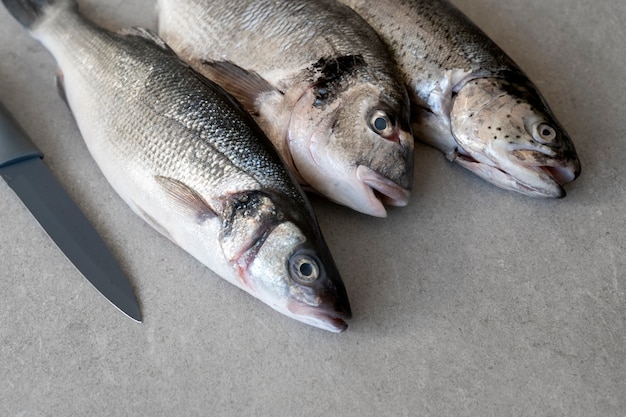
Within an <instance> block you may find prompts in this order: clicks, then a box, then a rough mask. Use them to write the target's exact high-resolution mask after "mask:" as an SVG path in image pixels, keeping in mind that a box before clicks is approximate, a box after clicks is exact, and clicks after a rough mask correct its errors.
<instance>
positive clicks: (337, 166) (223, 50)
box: [158, 0, 414, 217]
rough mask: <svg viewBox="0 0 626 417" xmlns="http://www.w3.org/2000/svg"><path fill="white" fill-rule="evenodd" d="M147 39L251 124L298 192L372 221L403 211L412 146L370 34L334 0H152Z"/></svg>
mask: <svg viewBox="0 0 626 417" xmlns="http://www.w3.org/2000/svg"><path fill="white" fill-rule="evenodd" d="M158 22H159V25H158V26H159V35H160V36H161V37H163V38H164V39H165V41H166V42H167V43H168V44H169V45H170V46H171V47H172V48H173V49H174V50H175V51H176V52H177V53H178V54H179V56H181V57H182V58H183V59H185V60H186V61H188V62H189V63H190V64H191V65H192V66H193V67H194V68H196V69H197V70H198V71H199V72H201V73H202V74H204V75H206V76H207V77H208V78H211V79H213V80H214V81H216V82H217V83H218V84H220V85H221V86H223V87H224V88H225V89H226V90H227V91H229V92H230V93H232V94H233V95H234V96H235V97H236V98H237V99H238V100H239V101H240V102H241V103H242V104H243V106H244V107H245V108H246V109H247V110H248V111H249V112H250V113H251V114H253V115H254V117H255V120H256V121H257V122H258V123H259V125H260V126H261V128H262V129H263V130H264V131H265V132H266V133H267V135H268V137H269V138H270V140H271V141H272V142H273V143H274V145H275V146H276V147H277V149H278V150H279V153H280V154H281V155H282V156H283V159H284V160H285V161H286V162H287V164H288V165H289V167H290V168H291V170H292V172H293V173H295V175H296V176H297V178H298V180H299V181H300V183H301V184H302V185H304V186H306V187H307V188H310V189H313V190H315V191H317V192H318V193H320V194H322V195H324V196H326V197H328V198H329V199H331V200H333V201H335V202H338V203H340V204H344V205H346V206H348V207H351V208H352V209H354V210H357V211H360V212H363V213H366V214H370V215H373V216H380V217H382V216H385V215H386V210H385V208H384V205H383V203H384V204H387V205H394V206H403V205H406V204H407V202H408V195H409V189H410V188H411V185H412V180H413V159H414V157H413V137H412V135H411V133H410V126H409V125H410V121H409V101H408V96H407V92H406V88H405V86H404V83H403V80H402V77H401V75H400V73H399V71H398V69H397V67H396V66H395V64H394V63H393V62H392V58H391V54H390V52H389V51H388V50H387V47H386V46H385V45H384V44H383V42H382V41H381V40H380V38H379V36H378V35H377V34H376V33H375V32H374V31H373V30H372V28H371V27H370V26H369V25H367V24H366V23H365V22H364V21H363V20H362V19H361V18H360V17H359V16H358V15H357V14H356V13H354V12H353V11H352V10H350V9H349V8H348V7H346V6H343V5H341V4H338V3H337V2H335V1H334V0H319V1H309V0H278V1H276V0H158Z"/></svg>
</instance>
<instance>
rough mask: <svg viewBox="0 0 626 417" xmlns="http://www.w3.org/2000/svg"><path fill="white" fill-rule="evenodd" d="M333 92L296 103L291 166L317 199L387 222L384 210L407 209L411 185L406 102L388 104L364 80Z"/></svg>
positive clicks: (314, 90) (317, 90)
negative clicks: (325, 198)
mask: <svg viewBox="0 0 626 417" xmlns="http://www.w3.org/2000/svg"><path fill="white" fill-rule="evenodd" d="M337 90H339V89H338V88H336V89H335V90H333V89H331V88H329V87H320V86H314V87H311V88H309V89H308V90H307V92H306V93H304V94H303V95H302V96H301V97H300V98H299V100H298V103H297V104H296V106H295V108H294V114H295V115H297V117H293V116H292V119H291V122H290V126H289V133H288V141H289V149H290V154H291V158H292V161H291V162H292V165H293V166H294V167H295V169H296V170H297V172H298V174H299V175H300V177H301V178H303V180H304V181H305V182H306V183H308V185H309V186H310V187H311V188H313V189H314V190H316V191H317V192H319V193H320V194H323V195H324V196H326V197H328V198H329V199H331V200H333V201H335V202H337V203H340V204H343V205H345V206H348V207H350V208H352V209H354V210H356V211H359V212H361V213H365V214H369V215H372V216H377V217H385V216H386V210H385V205H389V206H399V207H401V206H405V205H406V204H407V203H408V198H409V192H410V189H411V186H412V182H413V159H414V156H413V136H412V133H411V128H410V124H409V112H408V98H407V97H402V98H399V99H395V100H392V99H388V96H387V95H386V92H385V91H382V89H381V88H378V87H377V86H375V85H372V83H369V82H363V80H356V81H354V82H351V83H347V84H346V85H342V87H341V91H337ZM404 92H405V93H406V91H404Z"/></svg>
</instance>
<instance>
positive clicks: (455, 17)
mask: <svg viewBox="0 0 626 417" xmlns="http://www.w3.org/2000/svg"><path fill="white" fill-rule="evenodd" d="M340 1H341V2H342V3H344V4H346V5H348V6H349V7H351V8H352V9H354V10H355V11H356V12H358V13H359V14H360V15H361V16H362V17H363V18H364V19H365V20H366V21H367V22H368V23H369V24H370V25H372V27H374V28H375V29H376V30H377V31H378V33H379V34H380V35H381V37H382V38H383V39H384V40H385V42H386V43H387V44H388V45H390V47H391V49H392V51H393V52H394V56H395V59H396V61H397V62H398V64H399V66H400V67H401V69H402V71H403V73H404V77H405V81H406V83H407V85H408V86H409V93H410V94H411V96H412V97H411V101H412V105H413V107H412V121H413V132H414V134H415V136H416V138H417V139H419V140H421V141H424V142H425V143H427V144H430V145H432V146H434V147H436V148H438V149H440V150H441V151H442V152H444V154H445V155H446V156H447V158H448V159H449V160H452V161H455V162H457V163H459V164H460V165H461V166H463V167H465V168H467V169H469V170H470V171H472V172H474V173H475V174H477V175H479V176H480V177H482V178H484V179H485V180H487V181H490V182H492V183H493V184H495V185H497V186H499V187H502V188H505V189H508V190H514V191H517V192H520V193H523V194H527V195H530V196H537V197H557V198H558V197H564V196H565V191H564V189H563V187H562V185H563V184H565V183H568V182H570V181H573V180H574V179H575V178H576V177H577V176H578V175H579V174H580V161H579V159H578V156H577V154H576V151H575V149H574V145H573V143H572V141H571V139H570V137H569V136H568V135H567V133H566V132H565V130H564V129H563V128H562V126H561V125H560V124H559V122H558V121H557V120H556V118H555V117H554V115H553V114H552V112H551V111H550V109H549V108H548V106H547V104H546V102H545V100H544V99H543V98H542V97H541V95H540V93H539V92H538V90H537V88H536V87H535V86H534V85H533V84H532V83H531V81H530V80H529V79H528V78H527V77H526V75H524V73H523V72H522V71H521V70H520V69H519V67H518V66H517V65H516V64H515V63H514V62H513V61H512V60H511V59H510V58H509V57H508V56H507V55H506V54H505V53H504V52H503V51H502V50H501V49H500V48H499V47H498V46H497V45H496V44H495V43H494V42H493V41H491V40H490V39H489V38H488V37H487V36H486V35H485V34H484V33H483V32H482V31H481V30H480V29H478V28H477V27H476V26H475V25H474V24H473V23H472V22H471V21H470V20H469V19H467V18H466V17H465V16H464V15H463V14H462V13H461V12H460V11H459V10H458V9H457V8H455V7H454V6H453V5H451V4H450V3H448V2H447V1H446V0H375V1H374V0H340Z"/></svg>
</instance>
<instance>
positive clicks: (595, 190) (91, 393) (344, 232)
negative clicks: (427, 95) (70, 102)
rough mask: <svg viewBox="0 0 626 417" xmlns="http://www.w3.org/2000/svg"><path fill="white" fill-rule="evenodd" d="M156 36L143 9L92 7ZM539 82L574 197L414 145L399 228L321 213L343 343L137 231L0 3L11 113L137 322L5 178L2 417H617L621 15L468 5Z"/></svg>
mask: <svg viewBox="0 0 626 417" xmlns="http://www.w3.org/2000/svg"><path fill="white" fill-rule="evenodd" d="M80 3H81V5H82V8H83V10H84V12H85V14H87V15H88V16H90V17H91V18H93V19H94V20H96V21H98V22H100V23H102V24H104V25H106V26H109V27H112V28H116V27H117V28H119V27H123V26H129V25H133V26H136V25H143V26H149V27H154V26H155V15H154V12H153V3H152V2H150V1H139V0H133V1H125V2H121V1H116V2H105V1H98V0H90V1H82V2H80ZM455 4H457V5H458V6H459V7H460V8H461V9H462V10H463V11H464V12H466V14H468V15H469V16H470V17H471V18H472V19H474V20H475V22H476V23H478V24H479V26H480V27H481V28H482V29H483V30H485V31H486V32H487V34H489V35H490V36H491V37H492V38H493V39H494V40H495V41H496V42H497V43H498V44H499V45H500V46H502V47H503V49H504V50H505V51H506V52H508V53H509V54H510V55H511V56H512V57H513V58H514V59H515V61H516V62H517V63H518V64H519V65H520V66H521V67H522V68H523V69H524V70H525V71H526V72H527V73H528V75H529V76H530V77H531V78H532V79H533V80H534V81H535V83H536V84H537V85H538V86H539V88H540V89H541V91H542V92H543V94H544V96H545V97H546V99H547V100H548V102H549V103H550V105H551V107H552V108H553V110H554V111H555V113H556V115H557V117H558V118H559V120H560V121H561V123H562V124H563V125H564V126H565V127H566V129H567V130H568V132H569V134H570V135H571V136H572V138H573V140H574V142H575V145H576V147H577V150H578V153H579V155H580V157H581V161H582V166H583V171H582V175H581V177H580V178H579V179H578V180H577V181H576V182H574V183H572V184H570V185H569V186H567V191H568V196H567V197H566V198H565V199H563V200H542V199H531V198H528V197H524V196H522V195H518V194H515V193H511V192H506V191H502V190H500V189H497V188H495V187H493V186H491V185H489V184H487V183H486V182H484V181H482V180H480V179H478V178H477V177H475V176H473V175H472V174H470V173H469V172H466V171H464V170H463V169H461V168H459V167H457V166H455V165H453V164H451V163H449V162H447V161H446V160H445V159H444V157H443V156H442V154H440V153H439V152H438V151H436V150H434V149H431V148H428V147H426V146H423V145H418V146H417V153H416V155H417V160H416V171H415V186H414V192H413V194H412V197H411V201H410V204H409V206H408V207H405V208H401V209H393V210H391V211H390V213H389V216H388V218H386V219H376V218H370V217H367V216H364V215H360V214H357V213H354V212H352V211H350V210H348V209H346V208H342V207H339V206H336V205H334V204H332V203H330V202H327V201H324V200H322V199H320V198H317V197H312V202H313V205H314V208H315V210H316V213H317V215H318V217H319V220H320V223H321V227H322V230H323V232H324V234H325V236H326V238H327V241H328V244H329V246H330V248H331V250H332V252H333V254H334V257H335V259H336V261H337V264H338V267H339V269H340V271H341V272H342V275H343V279H344V281H345V283H346V286H347V289H348V292H349V295H350V300H351V304H352V308H353V313H354V319H353V320H351V321H350V328H349V329H348V330H347V331H346V332H345V333H342V334H338V335H337V334H332V333H328V332H324V331H322V330H318V329H315V328H311V327H308V326H306V325H303V324H301V323H298V322H296V321H294V320H291V319H288V318H286V317H284V316H282V315H280V314H278V313H275V312H274V311H273V310H271V309H269V308H268V307H266V306H265V305H264V304H262V303H260V302H259V301H257V300H255V299H254V298H252V297H250V296H249V295H247V294H245V293H244V292H242V291H240V290H238V289H237V288H235V287H234V286H232V285H230V284H229V283H227V282H226V281H224V280H222V279H221V278H219V277H217V276H216V275H215V274H213V273H212V272H211V271H209V270H208V269H207V268H205V267H204V266H202V265H201V264H200V263H198V262H197V261H196V260H195V259H193V258H192V257H191V256H190V255H188V254H186V253H185V252H184V251H183V250H181V249H179V248H178V247H176V246H174V245H173V244H171V243H170V242H169V241H167V240H166V239H165V238H163V237H162V236H160V235H159V234H158V233H156V232H155V231H154V230H152V229H151V228H150V227H149V226H148V225H147V224H144V223H143V222H142V221H141V220H140V219H139V218H138V217H136V216H135V215H134V214H133V213H132V212H131V211H130V209H129V208H128V207H127V206H126V205H125V204H124V203H123V202H122V200H121V199H120V198H118V197H117V195H116V194H115V193H114V192H113V190H112V189H111V187H110V186H109V185H108V183H107V182H106V180H105V179H104V177H103V176H102V175H101V174H100V171H99V170H98V168H97V167H96V165H95V163H94V162H93V160H92V159H91V157H90V155H89V153H88V152H87V150H86V148H85V146H84V144H83V142H82V139H81V137H80V134H79V132H78V130H77V128H76V126H75V123H74V121H73V119H72V116H71V114H70V112H69V111H68V109H67V107H66V106H65V104H64V102H63V101H62V100H61V99H60V98H59V97H58V95H57V93H56V90H55V87H54V82H53V78H54V75H55V73H56V67H55V63H54V61H53V59H52V57H51V55H50V54H49V53H48V52H47V51H46V50H44V49H43V48H42V47H41V46H40V45H39V44H38V43H37V42H36V41H34V40H32V39H31V38H30V37H29V36H28V35H27V33H26V32H25V31H23V30H22V29H21V27H20V26H19V25H18V24H17V23H16V22H15V21H14V20H13V19H12V18H11V17H10V16H9V15H8V13H7V12H6V10H4V8H2V7H0V40H1V41H0V57H1V59H0V99H1V100H2V101H3V102H4V103H5V104H6V106H7V107H8V108H9V110H10V111H12V112H13V113H14V114H15V116H16V118H17V119H18V120H19V121H20V123H21V124H22V125H23V126H24V128H25V129H26V131H27V132H28V133H29V134H30V136H31V137H32V139H33V140H34V141H35V142H36V143H37V145H38V146H39V147H40V148H41V149H42V150H43V152H44V153H45V155H46V158H45V161H46V163H47V164H48V166H49V167H50V168H51V169H52V170H53V172H54V174H55V175H56V177H57V178H58V179H59V181H60V182H61V183H62V184H63V186H64V187H65V188H66V189H67V191H68V192H69V193H70V194H71V196H72V197H73V198H74V199H75V201H76V202H77V204H78V205H79V206H80V207H81V209H83V210H84V212H85V214H86V215H87V216H88V217H89V218H90V220H91V221H92V222H93V223H94V225H95V227H96V228H97V229H98V231H99V232H100V233H101V235H102V236H103V238H104V239H105V240H106V242H107V244H108V245H109V246H110V248H111V250H112V251H113V252H114V254H115V255H116V257H117V258H118V259H119V260H120V263H121V264H122V267H123V269H124V270H125V271H126V272H127V273H128V275H129V277H130V279H131V280H132V283H133V286H134V287H135V290H136V294H137V297H138V298H139V300H140V303H141V309H142V312H143V316H144V323H143V324H136V323H134V322H132V321H131V320H129V319H128V318H126V317H125V316H123V315H122V314H120V313H119V312H118V311H117V310H116V309H114V308H112V307H111V305H110V304H109V303H108V302H106V300H104V298H102V297H101V296H100V295H99V294H98V293H97V292H96V291H95V290H94V289H93V288H92V287H91V285H90V284H89V283H88V282H87V281H86V280H85V279H84V278H83V277H82V276H81V275H80V274H79V273H78V272H77V271H76V270H75V269H74V267H73V266H72V265H71V264H70V263H69V262H68V261H67V260H66V259H65V258H64V256H63V255H62V253H60V252H59V250H58V249H57V248H56V247H55V246H54V244H53V243H52V242H51V241H50V240H49V239H48V237H47V235H46V234H45V233H44V232H43V230H42V229H41V228H40V227H39V226H38V224H37V223H36V222H35V221H34V220H33V218H32V217H31V215H30V214H29V212H28V211H27V210H26V209H25V208H24V206H23V205H22V203H21V202H20V200H19V199H18V198H17V197H16V196H15V194H13V192H12V191H11V189H10V188H9V187H8V186H7V185H6V184H5V183H4V182H3V181H0V195H2V196H3V197H2V198H0V219H1V226H0V259H1V268H0V320H1V322H0V381H1V383H0V416H11V417H18V416H20V417H31V416H70V415H76V416H96V415H97V416H129V415H136V416H144V415H150V416H173V415H176V416H183V415H184V416H192V415H197V416H228V415H232V416H245V415H259V416H261V415H263V416H287V415H289V416H329V415H337V416H387V415H389V416H391V415H397V416H409V415H411V416H413V415H441V416H444V415H476V416H488V415H540V416H623V415H624V414H626V395H625V393H626V257H625V256H624V255H625V252H626V224H625V223H626V212H625V210H624V207H625V206H626V175H625V174H626V168H624V160H625V159H626V145H625V141H624V137H625V136H626V123H625V122H626V116H625V112H624V109H626V93H625V92H624V91H625V87H626V70H625V68H626V25H625V24H624V22H625V21H626V3H624V2H623V1H618V0H600V1H598V2H589V1H587V2H584V1H580V0H546V1H540V0H499V1H498V0H473V1H470V0H456V1H455Z"/></svg>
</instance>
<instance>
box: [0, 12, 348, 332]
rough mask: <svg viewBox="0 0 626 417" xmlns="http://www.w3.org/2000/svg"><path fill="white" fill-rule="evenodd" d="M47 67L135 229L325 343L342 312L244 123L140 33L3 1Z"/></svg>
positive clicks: (295, 194) (296, 212)
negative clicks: (48, 58) (136, 221)
mask: <svg viewBox="0 0 626 417" xmlns="http://www.w3.org/2000/svg"><path fill="white" fill-rule="evenodd" d="M3 3H4V5H5V6H6V7H7V9H8V10H9V11H10V12H11V13H12V14H13V16H14V17H15V18H16V19H17V20H19V21H20V22H21V23H22V24H23V25H24V26H25V27H26V28H27V29H28V30H29V31H30V33H31V35H32V36H33V37H35V38H36V39H38V40H39V41H40V42H41V43H42V44H43V45H44V46H45V47H46V48H47V49H48V50H49V51H50V52H51V53H52V55H53V56H54V57H55V59H56V61H57V63H58V65H59V67H60V70H61V72H62V75H63V86H64V91H65V96H66V99H67V102H68V104H69V106H70V108H71V110H72V112H73V114H74V116H75V118H76V121H77V124H78V127H79V129H80V131H81V133H82V135H83V137H84V139H85V143H86V144H87V147H88V149H89V151H90V152H91V155H92V156H93V158H94V160H95V161H96V163H97V164H98V166H99V167H100V169H101V170H102V172H103V174H104V175H105V177H106V178H107V180H108V181H109V182H110V183H111V185H112V186H113V188H114V189H115V190H116V191H117V192H118V194H119V195H120V196H121V197H122V198H123V199H124V201H125V202H126V203H127V204H128V205H129V206H130V207H131V208H132V209H133V210H134V211H135V212H136V213H137V214H138V215H139V216H140V217H142V218H143V219H144V220H145V221H147V222H148V223H149V224H151V225H152V226H153V227H155V228H156V229H157V230H158V231H159V232H161V233H162V234H164V235H165V236H167V237H168V238H169V239H171V240H172V241H173V242H175V243H176V244H178V245H179V246H181V247H182V248H183V249H185V250H186V251H187V252H189V253H190V254H191V255H193V256H194V257H196V258H197V259H198V260H200V261H201V262H203V263H204V264H205V265H207V266H208V267H209V268H211V269H212V270H213V271H215V272H216V273H218V274H219V275H221V276H222V277H223V278H225V279H226V280H228V281H230V282H231V283H233V284H234V285H236V286H238V287H240V288H242V289H244V290H245V291H247V292H249V293H250V294H252V295H253V296H255V297H257V298H259V299H260V300H262V301H263V302H265V303H267V304H268V305H270V306H271V307H272V308H274V309H276V310H277V311H279V312H281V313H283V314H285V315H287V316H289V317H292V318H294V319H296V320H299V321H302V322H304V323H307V324H310V325H313V326H317V327H320V328H322V329H326V330H330V331H333V332H340V331H343V330H345V329H346V327H347V325H346V323H345V321H344V319H347V318H349V317H350V315H351V313H350V305H349V303H348V298H347V295H346V291H345V287H344V285H343V283H342V281H341V278H340V277H339V273H338V271H337V268H336V266H335V264H334V262H333V260H332V257H331V255H330V253H329V251H328V248H327V246H326V244H325V243H324V240H323V238H322V235H321V232H320V230H319V227H318V225H317V222H316V219H315V217H314V215H313V213H312V210H311V207H310V205H309V203H308V202H307V200H306V197H305V196H304V194H303V192H302V190H301V189H300V188H299V186H297V184H296V183H295V182H294V180H293V178H292V177H291V176H290V174H289V173H288V171H287V169H286V167H285V166H284V165H283V163H282V161H281V160H280V157H279V156H278V154H277V153H276V151H275V149H274V148H273V147H272V145H271V143H270V142H269V141H268V140H267V139H266V138H265V136H264V135H263V133H262V132H261V130H260V129H259V128H258V126H256V125H255V124H254V123H253V121H252V120H251V118H250V116H249V115H248V114H247V113H246V112H245V111H244V110H243V109H241V107H240V106H239V105H238V104H237V102H236V101H235V100H234V99H232V98H231V97H230V96H229V95H227V94H226V93H225V92H224V91H223V90H222V89H221V88H220V87H218V86H217V85H215V84H214V83H212V82H210V81H208V80H207V79H205V78H204V77H202V76H201V75H199V74H197V73H196V72H195V71H193V70H192V69H191V68H190V67H189V66H188V65H187V64H185V63H184V62H182V61H181V60H180V59H178V58H177V57H176V55H175V54H174V52H173V51H172V50H171V49H169V48H168V47H167V46H166V45H165V43H164V42H163V41H162V40H161V39H160V38H158V37H157V36H156V35H154V34H152V33H151V32H149V31H147V30H145V29H133V30H129V31H127V32H126V33H112V32H108V31H105V30H103V29H101V28H99V27H97V26H95V25H94V24H92V23H91V22H89V21H87V20H86V19H85V18H84V17H82V16H81V15H80V14H79V13H78V9H77V6H76V3H75V1H73V0H47V1H44V2H42V1H39V0H3Z"/></svg>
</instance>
